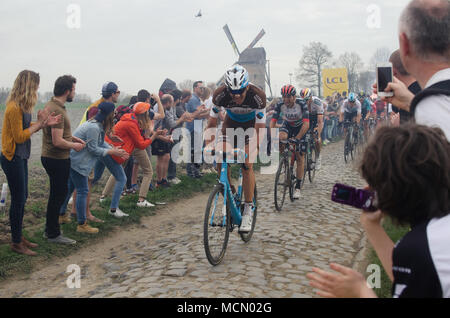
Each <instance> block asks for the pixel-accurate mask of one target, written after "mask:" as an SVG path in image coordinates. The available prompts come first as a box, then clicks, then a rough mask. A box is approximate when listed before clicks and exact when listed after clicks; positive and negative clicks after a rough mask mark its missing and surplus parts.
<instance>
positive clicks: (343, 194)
mask: <svg viewBox="0 0 450 318" xmlns="http://www.w3.org/2000/svg"><path fill="white" fill-rule="evenodd" d="M350 192H351V191H350V189H344V188H339V189H337V192H336V199H339V200H343V201H348V200H349V199H350Z"/></svg>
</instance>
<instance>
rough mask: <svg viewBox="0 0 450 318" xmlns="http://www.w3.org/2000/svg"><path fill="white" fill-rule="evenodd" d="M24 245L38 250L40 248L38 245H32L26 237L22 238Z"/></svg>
mask: <svg viewBox="0 0 450 318" xmlns="http://www.w3.org/2000/svg"><path fill="white" fill-rule="evenodd" d="M22 243H23V245H25V246H26V247H28V248H36V247H38V246H39V245H37V244H36V243H31V242H30V241H28V240H27V239H26V238H25V237H24V236H22Z"/></svg>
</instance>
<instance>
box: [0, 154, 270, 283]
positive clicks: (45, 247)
mask: <svg viewBox="0 0 450 318" xmlns="http://www.w3.org/2000/svg"><path fill="white" fill-rule="evenodd" d="M261 166H262V165H261V164H259V163H257V164H255V165H254V170H255V171H259V170H260V168H261ZM232 171H233V173H232V175H233V176H238V173H239V172H238V171H239V166H238V165H233V167H232ZM179 178H180V180H181V183H179V184H177V185H172V186H171V187H170V188H167V189H156V190H155V191H150V192H149V193H148V195H147V199H148V200H149V201H150V202H152V203H154V202H165V203H171V202H175V201H178V200H182V199H184V198H188V197H191V196H192V195H193V194H195V193H199V192H204V191H209V190H211V189H212V186H213V185H214V184H216V182H217V175H216V174H215V173H210V174H206V175H205V176H203V177H202V178H200V179H192V178H190V177H188V176H184V175H181V176H179ZM101 190H102V189H101V187H94V188H93V192H94V193H96V194H99V193H100V192H101ZM137 199H138V195H137V194H136V195H127V196H125V197H122V198H121V200H120V208H121V209H122V210H123V211H125V212H126V213H127V214H129V217H127V218H122V219H116V218H113V217H111V216H109V215H108V210H109V209H108V207H109V204H110V202H111V201H110V199H107V200H105V201H104V202H103V203H101V208H100V209H93V210H92V212H93V213H94V215H95V216H96V217H98V218H100V219H102V220H105V223H93V224H92V226H95V227H97V228H98V229H99V230H100V231H99V233H98V234H96V235H87V234H80V233H78V232H77V231H76V227H77V225H76V221H74V220H73V221H72V223H71V224H63V225H62V226H61V229H62V231H63V232H64V235H65V236H67V237H70V238H72V239H74V240H76V241H77V244H75V245H71V246H68V245H60V244H53V243H48V242H47V239H45V238H44V237H43V230H44V227H45V217H44V218H42V222H41V225H40V226H39V230H37V231H34V232H32V233H31V232H27V231H26V229H25V230H24V232H23V234H24V235H25V237H27V238H28V239H30V240H31V241H32V242H35V243H37V244H39V247H38V248H36V249H34V251H36V252H37V253H38V256H36V257H29V256H24V255H19V254H17V253H14V252H12V251H11V249H10V247H9V244H3V245H0V281H1V280H5V279H7V278H10V277H12V276H14V275H16V274H30V273H31V272H32V271H33V269H34V268H35V266H36V265H37V264H39V263H42V262H45V261H48V260H50V259H53V258H58V257H66V256H69V255H71V254H73V253H75V252H76V251H78V250H80V249H82V248H83V247H86V246H88V245H90V244H93V243H95V242H97V241H98V240H100V239H102V238H104V237H107V236H108V235H110V234H111V233H112V231H114V230H115V229H117V228H120V229H122V230H126V226H128V225H132V224H139V223H140V221H141V218H142V217H144V216H151V215H155V213H156V211H158V209H159V207H164V206H158V205H157V206H156V207H153V208H145V209H142V208H138V207H137V206H136V202H137ZM47 200H48V197H43V198H42V199H41V200H39V201H37V202H35V203H33V204H32V206H31V207H30V208H31V211H32V213H36V214H42V213H45V207H46V205H47ZM93 200H94V197H93ZM205 205H206V202H205Z"/></svg>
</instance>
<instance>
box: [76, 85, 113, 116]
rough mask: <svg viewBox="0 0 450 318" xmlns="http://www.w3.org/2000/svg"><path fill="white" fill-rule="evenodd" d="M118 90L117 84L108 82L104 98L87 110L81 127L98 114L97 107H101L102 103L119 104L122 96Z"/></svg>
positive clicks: (104, 86)
mask: <svg viewBox="0 0 450 318" xmlns="http://www.w3.org/2000/svg"><path fill="white" fill-rule="evenodd" d="M117 89H118V86H117V84H116V83H114V82H106V83H105V84H104V85H103V87H102V97H101V98H100V99H99V100H97V101H96V102H95V103H93V104H92V105H90V106H89V107H88V108H87V109H86V112H85V113H84V115H83V117H82V118H81V121H80V125H81V124H83V123H84V122H85V121H86V120H89V119H91V118H92V117H94V116H95V115H96V114H97V112H98V109H97V107H98V105H100V103H103V102H112V103H117V100H118V98H119V95H120V91H118V90H117Z"/></svg>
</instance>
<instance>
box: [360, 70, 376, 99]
mask: <svg viewBox="0 0 450 318" xmlns="http://www.w3.org/2000/svg"><path fill="white" fill-rule="evenodd" d="M375 81H376V74H375V71H363V72H361V73H360V74H359V81H358V90H360V91H364V92H365V93H366V94H369V95H372V93H371V92H372V84H373V83H375Z"/></svg>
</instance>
